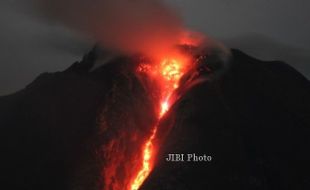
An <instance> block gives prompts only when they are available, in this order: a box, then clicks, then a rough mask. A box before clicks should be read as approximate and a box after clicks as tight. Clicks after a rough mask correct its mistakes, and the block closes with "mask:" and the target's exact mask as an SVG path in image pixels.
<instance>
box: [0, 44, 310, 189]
mask: <svg viewBox="0 0 310 190" xmlns="http://www.w3.org/2000/svg"><path fill="white" fill-rule="evenodd" d="M179 49H180V51H181V52H182V55H186V58H184V57H181V58H180V57H178V56H177V57H176V58H175V57H174V58H171V57H168V58H167V59H164V60H162V61H161V62H160V63H159V64H157V66H156V64H155V66H154V62H156V61H154V60H152V59H149V58H147V57H145V56H143V55H134V56H123V55H113V56H112V54H111V53H110V52H108V51H104V50H102V49H101V48H99V47H95V48H94V49H93V50H91V51H90V52H89V53H88V54H86V55H85V56H84V58H83V60H82V61H80V62H76V63H74V64H73V65H72V66H70V67H69V68H68V69H66V70H65V71H62V72H57V73H43V74H41V75H40V76H39V77H37V78H36V79H35V80H34V81H33V82H32V83H31V84H29V85H28V86H27V87H26V88H25V89H23V90H21V91H19V92H16V93H14V94H12V95H9V96H3V97H1V98H0V126H1V134H2V135H1V136H2V137H1V150H2V154H1V155H2V156H1V158H0V159H1V170H0V172H1V176H3V177H2V179H1V181H2V184H3V186H5V185H7V186H8V187H10V189H31V190H36V189H47V190H48V189H53V190H54V189H60V190H73V189H81V190H82V189H83V190H135V189H140V190H154V189H156V190H170V189H171V190H175V189H178V190H197V189H212V190H220V189H228V188H232V189H264V190H265V189H294V190H296V189H309V188H310V177H309V175H308V171H309V169H310V167H309V160H310V152H309V150H308V147H310V140H309V138H308V136H309V134H310V131H309V126H310V100H309V99H308V97H310V83H309V81H308V80H307V79H306V78H305V77H303V76H302V75H301V74H300V73H298V72H297V71H296V70H294V69H293V68H291V67H290V66H288V65H287V64H285V63H283V62H280V61H260V60H257V59H254V58H252V57H250V56H248V55H246V54H244V53H242V52H241V51H239V50H235V49H232V50H230V53H229V55H227V57H223V56H222V55H223V54H222V52H221V51H219V50H218V49H215V50H213V49H208V50H197V48H196V47H192V46H187V45H184V46H183V45H182V46H180V47H179ZM188 57H189V59H187V58H188ZM188 62H190V63H191V64H190V65H188ZM150 73H152V74H150ZM158 75H159V76H160V77H161V78H159V77H158ZM154 76H155V77H154ZM171 154H176V155H182V154H183V155H185V156H188V155H192V156H194V155H195V156H197V160H196V161H195V160H194V159H193V160H190V161H188V162H185V161H174V162H169V161H167V159H166V158H167V156H169V155H171ZM204 156H207V160H204V159H202V160H200V161H199V158H203V157H204Z"/></svg>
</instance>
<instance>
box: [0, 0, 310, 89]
mask: <svg viewBox="0 0 310 190" xmlns="http://www.w3.org/2000/svg"><path fill="white" fill-rule="evenodd" d="M30 1H31V0H1V1H0V14H1V15H0V24H1V30H0V41H1V43H0V52H1V54H0V55H1V57H0V58H1V63H0V72H1V73H0V95H5V94H9V93H12V92H15V91H17V90H20V89H22V88H24V87H25V85H27V84H29V83H30V82H31V81H32V80H33V79H34V78H35V77H37V76H38V75H39V74H40V73H42V72H55V71H60V70H63V69H65V68H67V67H68V66H69V65H71V64H72V63H73V62H74V61H77V60H79V59H80V58H81V57H82V56H83V54H84V53H85V52H87V51H88V50H89V49H90V47H91V46H92V44H93V43H94V42H92V41H91V40H87V39H85V38H83V37H82V36H79V35H78V34H77V33H75V32H73V31H71V30H70V29H68V28H65V27H64V26H61V25H59V24H57V23H50V22H46V21H45V20H44V19H42V18H40V17H38V16H35V14H34V13H33V12H34V11H33V8H32V7H31V5H30ZM167 1H168V2H169V4H171V6H172V7H174V8H175V9H177V10H179V12H180V14H181V15H182V17H183V18H184V20H185V22H186V25H187V26H188V27H190V28H191V29H193V30H197V31H200V32H203V33H205V34H207V35H209V36H210V37H213V38H215V39H218V40H219V41H222V42H224V44H226V45H227V46H228V47H231V48H238V49H241V50H242V51H244V52H245V53H248V54H249V55H252V56H255V57H256V58H259V59H263V60H283V61H286V62H287V63H289V64H290V65H292V66H293V67H295V68H296V69H298V70H299V71H300V72H302V73H303V74H304V75H306V76H307V77H308V78H310V36H309V34H310V22H309V18H310V13H309V9H310V1H308V0H234V1H232V0H167Z"/></svg>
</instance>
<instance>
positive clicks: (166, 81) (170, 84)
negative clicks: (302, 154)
mask: <svg viewBox="0 0 310 190" xmlns="http://www.w3.org/2000/svg"><path fill="white" fill-rule="evenodd" d="M186 63H187V61H186V59H184V58H182V57H178V58H173V59H171V58H166V59H163V61H162V62H161V63H160V65H157V66H155V67H150V66H149V65H148V66H146V65H144V66H145V67H143V65H142V67H143V68H142V70H140V71H143V72H146V73H147V74H150V75H152V76H153V77H155V79H156V80H157V81H158V82H159V86H160V88H161V89H160V90H161V91H160V92H161V100H160V102H159V106H160V107H159V110H160V112H159V113H158V122H159V121H160V119H161V118H162V117H163V116H164V114H165V113H166V112H167V111H169V109H170V107H171V104H172V103H173V102H172V100H171V96H172V94H173V93H174V91H175V90H176V89H177V88H178V87H179V81H180V79H181V77H182V76H183V74H184V73H185V71H186V69H188V65H187V64H186ZM157 127H158V125H155V126H154V127H153V131H152V134H151V136H150V137H149V138H148V140H147V141H146V143H145V144H144V148H143V152H142V154H143V160H142V166H141V168H140V169H139V170H138V172H137V175H136V177H135V178H134V180H133V181H132V183H131V185H130V188H129V190H138V189H139V188H140V186H141V185H142V183H143V182H144V180H145V179H146V178H147V177H148V175H149V174H150V172H151V170H152V169H153V168H152V167H153V161H154V156H155V155H154V142H153V140H154V139H155V136H156V132H157Z"/></svg>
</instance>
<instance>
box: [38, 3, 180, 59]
mask: <svg viewBox="0 0 310 190" xmlns="http://www.w3.org/2000/svg"><path fill="white" fill-rule="evenodd" d="M33 1H34V2H35V6H36V8H37V9H38V10H39V12H40V13H41V14H43V15H44V16H45V17H46V18H48V19H49V21H53V22H55V21H56V22H60V23H62V24H64V25H66V26H69V27H71V28H73V29H76V30H78V31H79V32H81V33H83V34H85V35H87V36H88V37H91V38H93V39H95V40H96V41H97V42H99V43H100V44H101V45H102V46H103V47H105V48H110V49H114V50H118V51H122V52H123V53H137V52H143V53H150V54H154V53H156V54H159V53H164V52H165V51H166V50H167V49H166V48H169V47H172V46H173V45H175V44H176V43H177V42H178V40H179V37H180V36H181V35H182V20H181V19H180V17H179V16H178V14H177V13H176V11H175V10H173V9H171V8H170V7H168V6H167V5H166V4H165V3H164V2H162V1H160V0H88V1H85V0H33Z"/></svg>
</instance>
